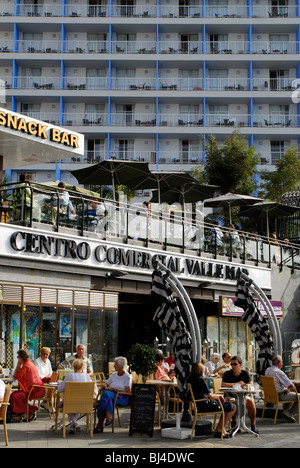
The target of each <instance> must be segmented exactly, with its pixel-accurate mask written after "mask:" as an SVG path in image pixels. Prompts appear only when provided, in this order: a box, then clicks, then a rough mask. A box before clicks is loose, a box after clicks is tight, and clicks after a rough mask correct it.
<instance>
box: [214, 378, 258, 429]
mask: <svg viewBox="0 0 300 468" xmlns="http://www.w3.org/2000/svg"><path fill="white" fill-rule="evenodd" d="M220 390H221V391H222V392H224V393H227V394H228V393H231V394H233V395H234V396H235V397H236V404H237V426H236V428H235V430H234V431H233V433H232V437H234V436H235V434H236V433H237V431H238V430H239V429H240V428H241V427H242V428H243V429H244V430H245V431H246V432H248V433H249V434H253V435H255V436H256V437H258V436H259V434H257V433H256V432H253V431H251V429H249V427H247V425H246V396H247V395H253V394H254V393H258V392H260V390H255V389H254V390H247V389H246V388H239V389H237V388H228V387H221V388H220Z"/></svg>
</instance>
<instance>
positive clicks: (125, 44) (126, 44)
mask: <svg viewBox="0 0 300 468" xmlns="http://www.w3.org/2000/svg"><path fill="white" fill-rule="evenodd" d="M117 41H118V44H117V47H116V51H117V52H120V53H121V52H125V53H127V54H130V53H135V52H136V34H134V33H132V34H118V35H117Z"/></svg>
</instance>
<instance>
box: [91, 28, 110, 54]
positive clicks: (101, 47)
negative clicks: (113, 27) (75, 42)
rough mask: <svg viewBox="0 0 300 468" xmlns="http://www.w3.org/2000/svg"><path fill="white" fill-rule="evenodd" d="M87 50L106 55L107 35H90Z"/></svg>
mask: <svg viewBox="0 0 300 468" xmlns="http://www.w3.org/2000/svg"><path fill="white" fill-rule="evenodd" d="M87 48H88V51H89V52H93V53H101V52H102V53H104V52H106V34H105V33H104V34H102V33H88V34H87Z"/></svg>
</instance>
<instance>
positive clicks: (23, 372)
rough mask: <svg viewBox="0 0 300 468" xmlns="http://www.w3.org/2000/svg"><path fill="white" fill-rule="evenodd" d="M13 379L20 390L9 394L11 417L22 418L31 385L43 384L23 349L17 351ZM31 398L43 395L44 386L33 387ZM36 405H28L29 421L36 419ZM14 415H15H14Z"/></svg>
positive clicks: (25, 411)
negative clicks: (16, 362)
mask: <svg viewBox="0 0 300 468" xmlns="http://www.w3.org/2000/svg"><path fill="white" fill-rule="evenodd" d="M13 376H14V378H15V380H17V381H18V383H19V386H20V388H21V390H17V391H15V392H12V394H11V396H10V412H11V413H12V414H13V418H14V419H16V418H18V419H19V420H22V418H23V415H25V414H26V413H27V397H28V395H29V392H30V390H31V388H32V386H33V385H43V382H42V379H41V378H40V376H39V373H38V370H37V368H36V367H35V365H34V364H33V362H32V361H31V360H30V359H29V354H28V352H27V351H26V350H25V349H20V350H19V351H18V364H17V367H16V369H15V371H14V374H13ZM31 396H32V400H33V401H34V399H35V398H42V397H44V396H45V389H44V388H35V389H34V390H33V391H32V392H31ZM36 411H37V407H36V406H33V405H29V414H30V419H29V421H34V420H35V419H36ZM14 415H15V416H14Z"/></svg>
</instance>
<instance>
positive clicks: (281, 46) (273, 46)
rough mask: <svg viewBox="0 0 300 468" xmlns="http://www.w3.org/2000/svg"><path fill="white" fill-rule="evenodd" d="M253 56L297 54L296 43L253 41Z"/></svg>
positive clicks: (297, 47)
mask: <svg viewBox="0 0 300 468" xmlns="http://www.w3.org/2000/svg"><path fill="white" fill-rule="evenodd" d="M252 53H253V54H298V53H299V42H297V41H253V42H252Z"/></svg>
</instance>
